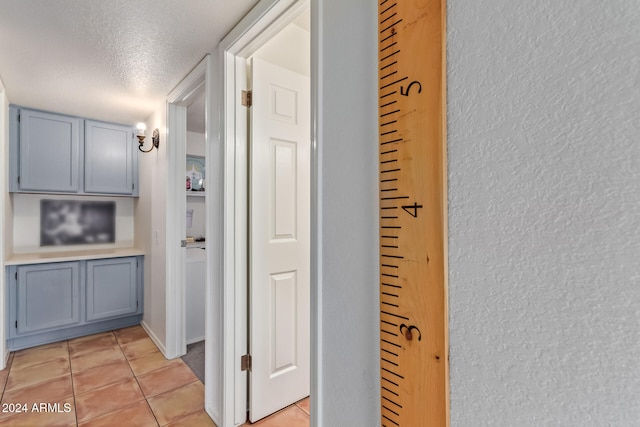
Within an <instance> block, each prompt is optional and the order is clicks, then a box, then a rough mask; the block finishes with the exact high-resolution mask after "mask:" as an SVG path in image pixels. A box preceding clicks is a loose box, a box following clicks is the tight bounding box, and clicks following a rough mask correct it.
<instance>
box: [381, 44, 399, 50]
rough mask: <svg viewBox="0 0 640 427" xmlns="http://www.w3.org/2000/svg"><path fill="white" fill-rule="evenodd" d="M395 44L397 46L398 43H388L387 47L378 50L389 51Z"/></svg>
mask: <svg viewBox="0 0 640 427" xmlns="http://www.w3.org/2000/svg"><path fill="white" fill-rule="evenodd" d="M397 44H398V42H393V43H389V45H388V46H385V47H383V48H382V49H380V52H384V51H385V50H387V49H390V48H392V47H393V46H395V45H397Z"/></svg>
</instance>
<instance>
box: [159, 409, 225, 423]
mask: <svg viewBox="0 0 640 427" xmlns="http://www.w3.org/2000/svg"><path fill="white" fill-rule="evenodd" d="M166 427H216V424H215V423H214V422H213V420H212V419H211V418H209V415H207V413H206V412H205V411H204V410H202V411H200V412H196V413H195V414H191V415H187V416H186V417H184V418H180V419H179V420H177V421H174V422H172V423H171V424H167V426H166Z"/></svg>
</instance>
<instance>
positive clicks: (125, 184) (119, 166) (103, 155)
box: [84, 120, 138, 195]
mask: <svg viewBox="0 0 640 427" xmlns="http://www.w3.org/2000/svg"><path fill="white" fill-rule="evenodd" d="M84 150H85V154H84V156H85V162H84V191H85V192H86V193H108V194H129V195H130V194H134V193H135V186H136V181H137V172H138V171H137V151H136V150H135V147H134V143H133V129H132V128H131V127H129V126H122V125H115V124H110V123H102V122H96V121H92V120H85V145H84Z"/></svg>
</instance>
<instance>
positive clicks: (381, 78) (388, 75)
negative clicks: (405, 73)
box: [380, 71, 398, 80]
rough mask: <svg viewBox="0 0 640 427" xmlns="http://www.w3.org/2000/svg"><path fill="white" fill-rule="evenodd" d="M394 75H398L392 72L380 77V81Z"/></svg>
mask: <svg viewBox="0 0 640 427" xmlns="http://www.w3.org/2000/svg"><path fill="white" fill-rule="evenodd" d="M394 74H398V72H397V71H393V72H391V73H389V74H387V75H386V76H382V77H380V80H384V79H386V78H388V77H391V76H393V75H394Z"/></svg>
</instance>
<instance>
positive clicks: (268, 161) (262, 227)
mask: <svg viewBox="0 0 640 427" xmlns="http://www.w3.org/2000/svg"><path fill="white" fill-rule="evenodd" d="M252 72H253V76H252V82H253V106H252V107H251V110H250V111H251V131H250V156H249V158H250V175H251V176H250V232H249V234H250V273H249V274H250V278H249V281H250V332H249V335H250V339H249V347H250V352H251V355H252V369H251V373H250V375H249V378H250V382H249V406H250V410H249V418H250V420H251V421H252V422H255V421H257V420H259V419H261V418H263V417H265V416H267V415H269V414H272V413H274V412H276V411H278V410H280V409H282V408H284V407H286V406H288V405H290V404H292V403H294V402H296V401H298V400H300V399H303V398H305V397H307V396H308V395H309V388H310V350H309V347H310V337H309V334H310V323H309V322H310V320H309V319H310V314H309V307H310V303H309V281H310V270H309V268H310V267H309V264H310V242H309V223H310V212H309V203H310V198H309V194H310V183H309V169H310V163H309V161H310V160H309V149H310V130H309V117H310V108H309V103H310V95H309V93H310V90H309V78H308V77H305V76H303V75H300V74H297V73H293V72H291V71H288V70H286V69H283V68H280V67H277V66H275V65H273V64H269V63H268V62H265V61H262V60H260V59H255V58H254V59H253V62H252Z"/></svg>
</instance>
